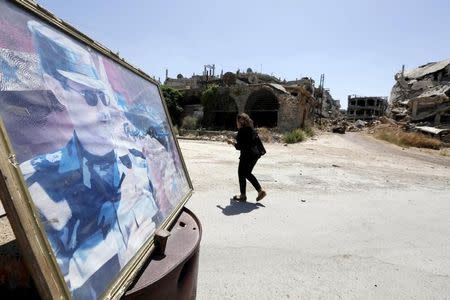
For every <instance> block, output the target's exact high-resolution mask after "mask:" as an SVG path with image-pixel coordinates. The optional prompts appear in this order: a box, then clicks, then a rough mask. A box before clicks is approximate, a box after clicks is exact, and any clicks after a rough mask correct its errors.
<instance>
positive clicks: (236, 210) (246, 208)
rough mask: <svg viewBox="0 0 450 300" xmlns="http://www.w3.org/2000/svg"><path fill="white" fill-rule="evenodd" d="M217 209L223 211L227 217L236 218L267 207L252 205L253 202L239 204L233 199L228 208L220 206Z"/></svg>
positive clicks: (259, 204) (258, 204)
mask: <svg viewBox="0 0 450 300" xmlns="http://www.w3.org/2000/svg"><path fill="white" fill-rule="evenodd" d="M216 206H217V208H219V209H221V210H222V213H223V214H224V215H226V216H234V215H239V214H246V213H249V212H251V211H253V210H255V209H258V208H260V207H265V206H264V205H263V204H261V203H259V202H258V203H251V202H239V201H236V200H233V199H230V205H228V206H226V207H222V206H220V205H216Z"/></svg>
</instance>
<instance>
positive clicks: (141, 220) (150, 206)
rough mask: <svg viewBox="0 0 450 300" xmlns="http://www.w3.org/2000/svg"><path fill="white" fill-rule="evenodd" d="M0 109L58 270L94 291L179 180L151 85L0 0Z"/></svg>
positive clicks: (134, 245)
mask: <svg viewBox="0 0 450 300" xmlns="http://www.w3.org/2000/svg"><path fill="white" fill-rule="evenodd" d="M0 79H1V80H0V117H1V118H2V120H3V122H4V123H5V127H6V130H7V133H8V136H9V139H10V140H11V143H12V145H13V148H14V150H15V152H16V157H17V159H18V163H19V165H20V170H21V172H22V174H23V178H24V180H25V183H26V185H27V187H28V190H29V193H30V195H31V198H32V199H31V200H32V202H33V205H34V207H35V210H36V211H37V213H38V216H39V220H40V223H41V228H42V229H43V231H44V232H45V234H46V237H47V239H48V242H49V244H50V246H51V250H52V252H53V255H54V258H55V260H56V263H57V265H58V267H59V270H60V273H61V274H62V276H63V277H64V281H65V283H66V285H67V288H68V290H69V291H70V293H71V294H72V296H73V297H74V298H76V299H78V298H79V299H97V298H98V297H100V296H101V295H102V294H103V293H104V292H105V291H106V290H107V289H108V287H109V286H110V284H111V282H113V281H114V280H115V279H117V277H118V274H119V273H120V272H121V270H123V269H124V267H125V266H126V265H127V263H129V262H130V260H131V259H132V258H133V257H134V255H135V254H136V253H137V251H138V250H139V249H140V248H141V247H142V246H143V245H144V244H145V243H146V242H147V241H148V240H149V239H150V238H151V236H152V235H153V234H154V232H155V229H156V228H158V227H159V226H160V225H161V224H162V223H163V222H164V220H165V219H166V218H167V217H168V216H169V215H170V214H171V212H172V211H173V210H174V209H175V208H176V207H177V205H178V203H179V202H180V201H181V200H182V199H183V198H184V197H185V196H186V195H187V194H188V192H189V191H190V189H191V186H190V183H189V179H188V176H187V173H186V171H185V169H184V167H183V163H182V160H181V157H180V154H179V152H178V148H177V146H176V144H175V141H174V139H173V136H172V133H171V130H170V125H169V123H168V118H167V115H166V112H165V109H164V106H163V104H162V99H161V96H160V93H159V91H158V87H157V86H156V85H155V84H154V83H152V82H150V81H148V80H146V79H144V78H142V77H140V76H138V75H136V74H135V73H133V72H132V71H130V70H128V69H127V68H125V67H123V66H121V65H119V64H118V63H116V62H114V61H113V60H112V59H110V58H108V57H106V56H104V55H102V54H100V53H99V52H97V51H95V50H93V49H91V48H90V47H89V46H87V45H85V44H83V43H81V42H79V41H77V40H76V39H74V38H73V37H71V36H69V35H68V34H66V33H64V32H62V31H61V30H58V29H56V28H55V27H52V26H51V25H49V24H46V23H45V22H44V21H42V20H40V19H38V18H36V17H33V16H32V15H31V14H29V13H27V12H25V11H23V10H21V9H19V8H18V7H16V6H14V5H12V4H11V3H9V2H4V1H0Z"/></svg>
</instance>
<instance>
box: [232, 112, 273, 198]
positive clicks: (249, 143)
mask: <svg viewBox="0 0 450 300" xmlns="http://www.w3.org/2000/svg"><path fill="white" fill-rule="evenodd" d="M236 125H237V128H238V133H237V136H236V141H233V140H227V143H228V144H231V145H233V146H234V147H235V148H236V150H240V151H241V155H240V157H239V168H238V175H239V187H240V190H241V194H240V195H236V196H234V197H233V199H234V200H237V201H246V200H247V195H246V191H245V190H246V184H247V182H246V179H247V180H248V181H250V183H251V184H252V185H253V187H254V188H255V189H256V191H257V192H258V196H257V197H256V201H260V200H262V199H263V198H264V197H265V196H266V192H265V191H264V190H263V189H262V188H261V185H260V184H259V182H258V180H257V179H256V177H255V176H254V175H253V174H252V170H253V167H254V166H255V165H256V162H257V161H258V159H259V158H260V157H261V155H262V154H264V153H265V151H264V152H262V153H261V152H259V151H258V150H257V149H258V147H255V146H256V143H257V139H259V138H258V134H257V132H256V131H255V129H254V128H253V121H252V119H250V117H249V116H248V115H247V114H244V113H242V114H239V115H238V116H237V119H236ZM255 149H256V150H255Z"/></svg>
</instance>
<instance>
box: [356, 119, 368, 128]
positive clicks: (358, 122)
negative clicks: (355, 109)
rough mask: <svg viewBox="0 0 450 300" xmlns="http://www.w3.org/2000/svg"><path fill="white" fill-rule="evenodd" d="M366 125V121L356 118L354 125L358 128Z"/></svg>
mask: <svg viewBox="0 0 450 300" xmlns="http://www.w3.org/2000/svg"><path fill="white" fill-rule="evenodd" d="M366 125H367V122H365V121H362V120H356V122H355V126H356V127H358V128H363V127H366Z"/></svg>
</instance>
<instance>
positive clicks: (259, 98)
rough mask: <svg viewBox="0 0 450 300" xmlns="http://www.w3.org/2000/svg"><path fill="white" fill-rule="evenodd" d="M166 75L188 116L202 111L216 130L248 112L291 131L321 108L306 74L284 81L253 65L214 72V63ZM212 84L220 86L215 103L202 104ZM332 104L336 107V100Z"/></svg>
mask: <svg viewBox="0 0 450 300" xmlns="http://www.w3.org/2000/svg"><path fill="white" fill-rule="evenodd" d="M166 77H167V78H166V80H165V82H164V84H165V85H167V86H169V87H172V88H175V89H178V90H180V91H182V92H183V95H184V99H183V104H184V105H185V115H197V116H198V115H200V114H203V121H204V122H203V123H205V124H208V120H213V122H214V126H211V127H214V128H216V129H235V126H236V125H235V123H236V114H238V113H243V112H245V113H247V114H248V115H250V117H251V118H252V119H253V120H254V122H255V126H257V127H268V128H275V127H276V128H278V129H279V130H281V131H287V130H292V129H295V128H299V127H304V126H307V125H310V124H312V123H313V121H314V115H315V111H316V110H317V108H318V107H320V102H319V101H318V100H317V98H316V97H315V87H314V80H312V79H310V78H307V77H305V78H302V79H299V80H295V81H281V79H280V78H276V77H274V76H271V75H268V74H262V73H257V72H253V71H252V69H250V68H248V69H247V70H246V71H245V72H241V71H239V70H238V71H237V72H235V73H232V72H226V73H225V74H223V72H221V74H220V75H215V67H214V65H207V66H205V69H204V71H203V74H202V75H195V74H193V76H192V77H191V78H184V77H183V76H182V75H178V76H177V78H169V77H168V76H167V74H166ZM212 85H214V86H216V87H217V90H216V91H215V93H216V96H215V100H214V103H213V104H211V105H208V107H203V105H202V103H201V98H202V94H203V93H204V91H205V90H206V89H207V88H208V87H211V86H212ZM328 94H329V93H328ZM329 98H331V95H330V97H329ZM331 99H332V98H331ZM332 104H333V107H334V106H335V105H336V102H333V103H332ZM333 110H334V108H333ZM337 110H338V111H339V108H337ZM200 111H202V113H200Z"/></svg>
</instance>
